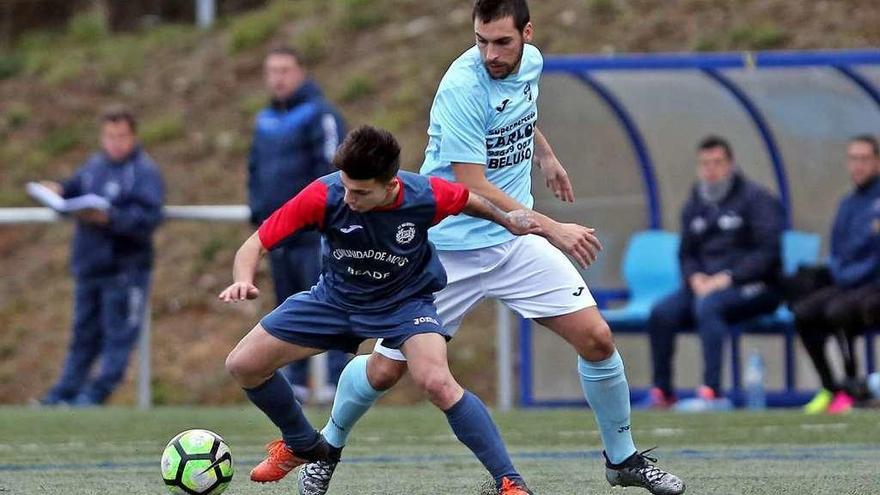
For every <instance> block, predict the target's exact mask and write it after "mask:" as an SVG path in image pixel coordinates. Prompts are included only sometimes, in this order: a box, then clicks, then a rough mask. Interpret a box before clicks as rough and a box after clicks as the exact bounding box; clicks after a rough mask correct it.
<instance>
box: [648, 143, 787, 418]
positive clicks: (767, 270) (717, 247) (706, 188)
mask: <svg viewBox="0 0 880 495" xmlns="http://www.w3.org/2000/svg"><path fill="white" fill-rule="evenodd" d="M698 151H699V153H698V154H699V156H698V158H699V165H698V176H699V181H698V182H697V184H696V185H695V187H694V190H693V193H692V194H691V196H690V198H689V199H688V201H687V203H686V204H685V207H684V210H683V211H682V214H681V222H682V227H681V229H682V233H681V236H682V238H681V246H680V248H679V260H680V263H681V272H682V278H683V282H684V283H683V284H682V288H681V289H679V290H678V291H677V292H675V293H673V294H672V295H670V296H668V297H666V298H664V299H663V300H661V301H660V302H659V303H657V305H656V306H655V307H654V308H653V309H652V311H651V318H650V332H651V352H652V358H653V362H654V388H653V389H652V390H651V395H650V398H649V404H647V405H649V406H651V407H668V406H670V405H672V404H673V403H674V402H675V393H674V388H673V383H672V359H673V354H674V352H675V334H676V332H677V331H678V330H679V329H682V328H688V327H696V329H697V331H698V333H699V336H700V339H701V341H702V347H703V365H704V371H703V383H704V385H702V386H701V387H700V388H699V389H698V391H697V395H698V399H697V400H698V401H700V402H701V404H703V405H704V406H708V407H711V406H712V405H713V404H716V403H715V402H714V401H715V400H716V399H719V396H720V392H721V358H722V349H723V345H724V338H725V336H726V335H727V333H728V331H729V329H730V327H731V325H732V324H734V323H736V322H738V321H742V320H745V319H748V318H752V317H755V316H757V315H760V314H762V313H769V312H772V311H774V310H775V309H776V307H777V306H778V305H779V295H778V291H777V290H776V289H777V284H778V282H779V276H780V270H781V259H780V239H781V235H782V228H783V214H782V206H781V204H780V203H779V201H778V200H777V199H776V198H774V197H773V196H772V195H771V194H770V193H769V192H768V191H767V190H765V189H764V188H763V187H761V186H759V185H757V184H755V183H753V182H751V181H749V180H747V179H746V178H745V177H744V176H743V175H742V174H741V173H739V172H738V171H737V170H736V169H735V167H734V161H733V151H732V150H731V148H730V145H729V144H728V143H727V142H726V141H725V140H724V139H722V138H719V137H716V136H710V137H707V138H705V139H704V140H703V141H702V142H701V143H700V145H699V150H698ZM719 400H720V399H719Z"/></svg>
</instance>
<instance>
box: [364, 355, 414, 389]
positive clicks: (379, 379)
mask: <svg viewBox="0 0 880 495" xmlns="http://www.w3.org/2000/svg"><path fill="white" fill-rule="evenodd" d="M404 373H406V361H395V360H393V359H388V358H384V357H381V356H379V355H377V354H373V355H371V356H370V358H369V360H368V361H367V379H368V380H369V381H370V386H371V387H373V388H374V389H376V390H380V391H381V390H388V389H390V388H391V387H393V386H394V384H396V383H397V382H398V381H400V379H401V378H403V375H404Z"/></svg>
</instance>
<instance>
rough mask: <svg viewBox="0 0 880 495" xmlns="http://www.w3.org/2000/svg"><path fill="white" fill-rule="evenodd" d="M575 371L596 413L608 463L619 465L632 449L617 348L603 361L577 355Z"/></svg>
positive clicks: (626, 393)
mask: <svg viewBox="0 0 880 495" xmlns="http://www.w3.org/2000/svg"><path fill="white" fill-rule="evenodd" d="M578 374H580V377H581V387H582V388H583V390H584V396H585V397H586V398H587V402H589V403H590V407H592V408H593V414H594V415H595V416H596V424H597V425H598V426H599V434H600V435H601V436H602V443H603V444H604V445H605V455H606V456H607V457H608V460H609V461H610V462H611V463H613V464H620V463H621V462H623V461H625V460H626V459H627V458H628V457H629V456H631V455H633V454H634V453H635V452H636V446H635V444H633V440H632V434H631V432H630V419H629V415H630V404H629V384H628V383H627V382H626V374H625V373H624V371H623V360H622V359H621V358H620V354H619V353H618V352H617V350H615V351H614V355H612V356H611V357H610V358H608V359H606V360H604V361H596V362H591V361H587V360H585V359H584V358H582V357H578Z"/></svg>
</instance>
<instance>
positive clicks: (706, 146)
mask: <svg viewBox="0 0 880 495" xmlns="http://www.w3.org/2000/svg"><path fill="white" fill-rule="evenodd" d="M712 148H721V149H723V150H724V154H725V155H727V158H728V159H729V160H733V148H731V147H730V143H728V142H727V140H726V139H724V138H723V137H721V136H715V135H711V136H706V137H704V138H703V139H701V140H700V144H698V145H697V151H706V150H710V149H712Z"/></svg>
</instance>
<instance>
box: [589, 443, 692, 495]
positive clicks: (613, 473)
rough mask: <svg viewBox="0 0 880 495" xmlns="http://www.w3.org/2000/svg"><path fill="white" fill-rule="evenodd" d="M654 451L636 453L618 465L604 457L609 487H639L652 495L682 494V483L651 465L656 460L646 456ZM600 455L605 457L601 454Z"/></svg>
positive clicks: (672, 475)
mask: <svg viewBox="0 0 880 495" xmlns="http://www.w3.org/2000/svg"><path fill="white" fill-rule="evenodd" d="M652 450H654V449H648V450H646V451H644V452H636V453H635V454H633V455H631V456H629V458H628V459H627V460H625V461H623V462H622V463H620V464H618V465H614V464H611V463H610V462H608V457H607V456H606V457H605V479H607V480H608V483H610V484H611V486H624V487H626V486H639V487H642V488H644V489H646V490H648V491H649V492H651V493H653V494H654V495H679V494H681V493H684V489H685V486H684V481H682V480H681V479H680V478H679V477H678V476H676V475H674V474H672V473H667V472H666V471H664V470H662V469H660V468H658V467H657V466H655V465H654V464H653V463H655V462H657V459H655V458H653V457H649V456H648V455H647V454H648V453H649V452H651V451H652ZM602 455H605V453H604V452H603V453H602Z"/></svg>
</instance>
